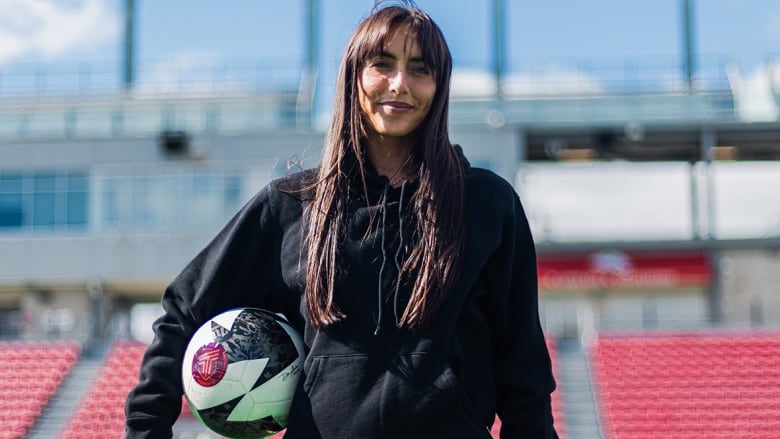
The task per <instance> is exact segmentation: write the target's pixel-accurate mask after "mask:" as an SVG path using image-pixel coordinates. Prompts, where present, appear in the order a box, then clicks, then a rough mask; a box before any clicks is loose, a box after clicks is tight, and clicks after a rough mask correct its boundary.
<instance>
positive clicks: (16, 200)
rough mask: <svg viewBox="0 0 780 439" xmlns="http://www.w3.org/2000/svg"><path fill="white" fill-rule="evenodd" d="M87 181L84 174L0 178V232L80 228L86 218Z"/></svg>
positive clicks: (39, 173) (38, 173)
mask: <svg viewBox="0 0 780 439" xmlns="http://www.w3.org/2000/svg"><path fill="white" fill-rule="evenodd" d="M88 200H89V178H88V176H87V174H86V173H84V172H57V171H35V172H28V173H3V174H0V228H5V229H24V228H31V229H52V228H65V229H67V228H71V227H77V228H78V227H83V226H85V225H86V224H87V222H88V218H89V205H88Z"/></svg>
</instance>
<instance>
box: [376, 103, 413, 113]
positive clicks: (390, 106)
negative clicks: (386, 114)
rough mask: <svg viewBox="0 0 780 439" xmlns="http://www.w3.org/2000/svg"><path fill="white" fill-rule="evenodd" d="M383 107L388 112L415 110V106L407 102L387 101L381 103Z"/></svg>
mask: <svg viewBox="0 0 780 439" xmlns="http://www.w3.org/2000/svg"><path fill="white" fill-rule="evenodd" d="M380 105H381V106H383V107H385V108H386V109H387V110H388V111H391V112H393V111H407V110H411V109H413V108H414V105H412V104H408V103H406V102H401V101H385V102H382V103H380Z"/></svg>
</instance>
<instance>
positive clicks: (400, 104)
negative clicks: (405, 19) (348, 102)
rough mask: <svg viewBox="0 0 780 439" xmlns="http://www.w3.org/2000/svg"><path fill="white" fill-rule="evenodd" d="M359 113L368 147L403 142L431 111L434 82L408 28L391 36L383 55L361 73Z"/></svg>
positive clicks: (370, 62)
mask: <svg viewBox="0 0 780 439" xmlns="http://www.w3.org/2000/svg"><path fill="white" fill-rule="evenodd" d="M358 90H359V93H358V94H359V96H358V99H359V100H360V109H361V111H362V113H363V120H364V122H365V124H366V131H367V135H368V137H369V139H368V140H369V142H370V143H376V142H380V143H381V142H383V141H386V140H387V141H390V140H402V138H404V137H407V136H409V135H410V134H411V133H412V132H413V131H414V130H415V129H416V128H417V127H419V126H420V124H421V123H422V121H423V120H424V119H425V116H426V115H427V114H428V111H430V109H431V103H432V101H433V96H434V94H435V93H436V79H435V78H434V75H433V72H432V71H431V69H430V67H428V66H427V65H426V64H425V63H424V62H423V59H422V52H421V51H420V45H419V44H418V42H417V39H416V38H415V36H414V35H413V34H411V33H410V31H409V28H408V27H407V26H398V27H397V28H395V29H393V30H392V31H391V32H390V35H389V36H388V38H387V41H386V42H385V46H384V48H383V50H382V53H381V54H379V55H378V56H376V57H374V58H370V59H367V60H366V62H365V65H364V67H363V70H362V71H361V72H360V82H359V87H358Z"/></svg>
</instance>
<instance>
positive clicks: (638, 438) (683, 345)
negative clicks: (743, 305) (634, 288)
mask: <svg viewBox="0 0 780 439" xmlns="http://www.w3.org/2000/svg"><path fill="white" fill-rule="evenodd" d="M591 356H592V357H591V358H592V365H593V373H594V378H595V386H596V390H597V399H598V400H599V405H600V411H601V422H602V428H603V432H604V437H606V438H609V439H621V438H631V439H642V438H658V437H674V438H694V437H695V438H704V437H706V438H752V439H757V438H759V439H760V438H767V439H768V438H777V437H778V432H780V334H778V333H771V332H766V331H761V332H733V331H731V332H721V331H708V332H690V333H664V334H652V333H644V334H601V335H599V336H598V337H597V339H596V340H595V341H594V344H593V346H592V349H591Z"/></svg>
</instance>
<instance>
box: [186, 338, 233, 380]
mask: <svg viewBox="0 0 780 439" xmlns="http://www.w3.org/2000/svg"><path fill="white" fill-rule="evenodd" d="M227 366H228V355H227V352H225V348H224V347H222V345H221V344H219V343H208V344H206V345H205V346H201V347H200V348H199V349H198V350H197V352H195V356H193V357H192V377H193V379H195V382H196V383H198V384H200V385H201V386H203V387H211V386H213V385H216V384H217V383H218V382H219V381H220V380H221V379H222V377H223V376H225V372H227Z"/></svg>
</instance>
